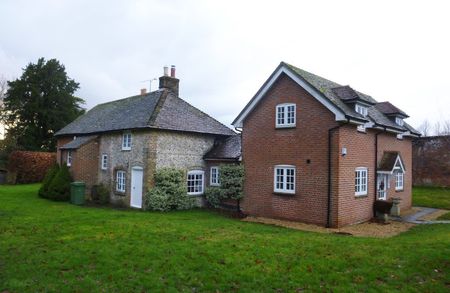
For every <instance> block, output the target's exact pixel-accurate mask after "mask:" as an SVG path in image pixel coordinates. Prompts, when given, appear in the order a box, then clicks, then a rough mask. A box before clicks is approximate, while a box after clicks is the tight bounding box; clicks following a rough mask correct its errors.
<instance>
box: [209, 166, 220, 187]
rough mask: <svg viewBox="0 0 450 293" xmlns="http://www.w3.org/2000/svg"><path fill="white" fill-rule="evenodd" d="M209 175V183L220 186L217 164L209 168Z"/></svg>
mask: <svg viewBox="0 0 450 293" xmlns="http://www.w3.org/2000/svg"><path fill="white" fill-rule="evenodd" d="M209 177H210V178H209V185H211V186H220V169H219V167H218V166H213V167H211V168H210V171H209Z"/></svg>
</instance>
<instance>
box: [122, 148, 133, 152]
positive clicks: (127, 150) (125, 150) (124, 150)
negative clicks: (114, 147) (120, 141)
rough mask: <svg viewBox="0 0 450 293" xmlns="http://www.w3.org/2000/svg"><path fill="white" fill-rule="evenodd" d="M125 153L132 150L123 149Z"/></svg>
mask: <svg viewBox="0 0 450 293" xmlns="http://www.w3.org/2000/svg"><path fill="white" fill-rule="evenodd" d="M122 151H123V152H129V151H131V149H122Z"/></svg>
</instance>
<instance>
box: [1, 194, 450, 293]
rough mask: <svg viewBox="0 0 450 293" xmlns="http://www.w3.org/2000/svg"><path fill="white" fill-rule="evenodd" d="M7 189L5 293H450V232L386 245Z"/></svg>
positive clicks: (422, 230)
mask: <svg viewBox="0 0 450 293" xmlns="http://www.w3.org/2000/svg"><path fill="white" fill-rule="evenodd" d="M38 187H39V186H38V185H22V186H0V292H3V291H9V292H36V291H51V292H67V291H77V292H90V291H106V292H140V291H152V292H153V291H156V292H158V291H168V292H177V291H197V292H216V291H217V292H227V291H240V292H273V291H277V292H288V291H289V292H294V291H296V290H306V291H337V292H355V291H364V292H380V291H381V292H383V291H408V292H409V291H415V292H448V289H449V286H450V283H449V282H450V275H449V271H450V225H442V224H441V225H421V226H416V227H414V228H413V229H411V230H410V231H408V232H406V233H403V234H400V235H398V236H396V237H393V238H388V239H374V238H355V237H350V236H344V235H333V234H319V233H312V232H302V231H296V230H290V229H285V228H280V227H275V226H268V225H262V224H256V223H247V222H241V221H239V220H235V219H230V218H225V217H223V216H220V215H217V214H215V213H212V212H209V211H205V210H193V211H182V212H171V213H156V212H155V213H153V212H140V211H128V210H113V209H108V208H88V207H78V206H73V205H70V204H67V203H57V202H50V201H47V200H44V199H40V198H38V197H37V196H36V193H37V189H38Z"/></svg>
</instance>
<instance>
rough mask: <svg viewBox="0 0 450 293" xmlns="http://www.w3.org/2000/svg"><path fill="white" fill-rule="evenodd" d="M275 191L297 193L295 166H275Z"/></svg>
mask: <svg viewBox="0 0 450 293" xmlns="http://www.w3.org/2000/svg"><path fill="white" fill-rule="evenodd" d="M273 191H274V192H280V193H290V194H294V193H295V166H287V165H277V166H275V168H274V184H273Z"/></svg>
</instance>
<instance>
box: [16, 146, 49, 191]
mask: <svg viewBox="0 0 450 293" xmlns="http://www.w3.org/2000/svg"><path fill="white" fill-rule="evenodd" d="M55 162H56V154H55V153H45V152H29V151H13V152H11V153H10V154H9V157H8V168H7V169H8V173H11V174H13V173H14V174H15V180H14V181H15V182H11V183H13V184H15V183H35V182H41V181H42V180H43V179H44V177H45V174H46V173H47V171H48V170H49V169H50V167H51V166H52V165H53V164H55Z"/></svg>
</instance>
